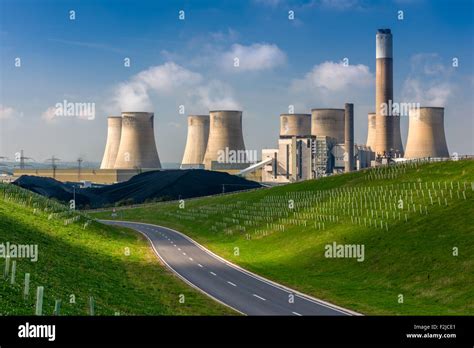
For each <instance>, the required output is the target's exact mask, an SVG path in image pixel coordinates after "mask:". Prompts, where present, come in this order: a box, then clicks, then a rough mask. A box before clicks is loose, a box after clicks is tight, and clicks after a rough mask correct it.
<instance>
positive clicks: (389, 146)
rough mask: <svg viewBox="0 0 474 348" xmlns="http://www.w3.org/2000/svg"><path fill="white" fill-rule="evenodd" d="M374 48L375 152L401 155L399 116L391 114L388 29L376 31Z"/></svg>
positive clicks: (390, 61) (391, 57)
mask: <svg viewBox="0 0 474 348" xmlns="http://www.w3.org/2000/svg"><path fill="white" fill-rule="evenodd" d="M375 46H376V53H375V58H376V64H375V113H376V135H375V152H376V153H377V154H380V155H384V154H385V155H389V154H391V155H392V156H394V155H395V154H396V153H399V154H400V155H401V154H403V145H402V141H401V134H400V116H399V115H393V114H392V104H393V54H392V33H391V31H390V29H379V30H377V35H376V39H375Z"/></svg>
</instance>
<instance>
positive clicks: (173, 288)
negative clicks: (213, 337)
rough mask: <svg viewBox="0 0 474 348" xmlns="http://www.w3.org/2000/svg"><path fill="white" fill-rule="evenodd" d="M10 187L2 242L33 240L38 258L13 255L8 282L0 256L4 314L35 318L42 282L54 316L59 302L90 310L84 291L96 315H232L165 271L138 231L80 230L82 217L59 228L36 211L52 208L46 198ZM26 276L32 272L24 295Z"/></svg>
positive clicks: (70, 310) (92, 226) (1, 211)
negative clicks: (12, 281) (13, 273)
mask: <svg viewBox="0 0 474 348" xmlns="http://www.w3.org/2000/svg"><path fill="white" fill-rule="evenodd" d="M2 189H5V186H3V187H2ZM14 190H15V191H17V192H13V193H7V194H6V196H9V197H7V199H5V194H4V193H3V192H2V196H3V197H0V243H6V242H10V243H11V244H28V245H29V244H37V245H38V250H39V256H38V261H37V262H31V261H30V260H29V259H24V258H23V259H16V261H17V272H16V282H15V284H13V285H12V284H10V279H7V280H4V279H2V278H1V277H2V275H3V269H4V264H5V260H4V259H0V269H1V271H2V274H1V275H0V313H1V314H2V315H33V314H34V312H35V291H36V287H37V286H44V306H43V313H44V314H45V315H51V314H52V313H53V310H54V303H55V300H59V299H60V300H61V301H62V306H61V314H62V315H88V311H89V306H88V299H89V297H90V296H92V297H93V298H94V301H95V312H96V315H222V314H235V312H234V311H232V310H230V309H228V308H226V307H225V306H222V305H220V304H218V303H216V302H214V301H213V300H212V299H210V298H208V297H206V296H205V295H203V294H201V293H199V292H198V291H196V290H194V289H191V288H190V287H189V286H187V285H186V284H184V283H183V282H182V281H181V280H179V279H178V278H177V277H176V276H174V275H173V274H172V273H171V272H170V271H168V270H167V269H166V268H165V267H164V265H162V264H160V262H159V261H158V258H157V257H156V255H155V254H154V253H153V251H152V248H151V247H150V246H149V243H148V241H147V240H146V239H145V238H144V237H143V236H141V235H139V234H138V233H136V232H133V231H131V230H128V229H123V228H116V227H110V226H105V225H102V224H99V223H96V222H91V223H89V224H88V225H87V226H86V227H85V228H84V224H85V223H86V222H84V218H83V217H81V218H80V220H79V221H77V222H70V223H69V222H66V223H68V224H67V225H65V219H66V217H64V218H63V217H59V216H54V214H53V215H51V210H50V211H46V212H45V211H44V210H43V209H40V208H42V207H43V206H44V207H45V209H52V208H51V207H49V203H48V202H47V201H46V200H43V199H41V198H38V197H36V196H35V195H33V196H32V195H31V194H25V193H24V192H22V190H20V189H14ZM28 197H33V200H34V201H36V203H34V204H33V203H31V198H28ZM2 198H3V199H2ZM29 205H34V206H35V207H36V208H33V207H31V206H29ZM40 206H41V207H40ZM53 206H54V205H53ZM56 208H57V207H56ZM58 215H60V214H58ZM68 218H69V217H68ZM12 260H14V259H12ZM25 273H30V274H31V285H30V289H31V290H30V295H29V297H28V298H27V299H26V300H25V299H23V296H22V293H23V282H24V275H25ZM181 295H184V303H181V302H180V299H183V297H180V296H181Z"/></svg>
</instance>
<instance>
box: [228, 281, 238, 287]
mask: <svg viewBox="0 0 474 348" xmlns="http://www.w3.org/2000/svg"><path fill="white" fill-rule="evenodd" d="M227 283H229V284H230V285H232V286H237V285H235V284H234V283H232V282H229V281H228V282H227Z"/></svg>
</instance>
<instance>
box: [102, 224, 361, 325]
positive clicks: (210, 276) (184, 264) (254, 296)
mask: <svg viewBox="0 0 474 348" xmlns="http://www.w3.org/2000/svg"><path fill="white" fill-rule="evenodd" d="M100 222H102V223H104V224H109V225H118V226H122V227H128V228H132V229H134V230H136V231H138V232H140V233H142V234H143V235H145V236H146V237H147V238H148V240H149V241H150V243H151V245H152V247H153V249H154V251H155V253H156V254H157V255H158V256H159V257H160V259H161V260H162V261H163V262H164V263H165V264H166V266H168V267H169V268H170V269H171V270H172V271H173V272H174V273H175V274H177V275H178V276H179V277H180V278H181V279H182V280H184V281H185V282H186V283H188V284H189V285H191V286H192V287H194V288H196V289H198V290H199V291H201V292H203V293H205V294H206V295H208V296H210V297H212V298H213V299H214V300H216V301H218V302H220V303H222V304H224V305H226V306H228V307H231V308H233V309H234V310H236V311H238V312H240V313H242V314H245V315H289V316H295V315H296V316H301V315H358V313H355V312H352V311H350V310H347V309H344V308H341V307H338V306H335V305H333V304H329V303H327V302H324V301H322V300H318V299H316V298H313V297H309V296H307V295H304V294H302V293H299V292H297V291H295V290H292V289H289V288H287V287H285V286H282V285H279V284H276V283H274V282H272V281H270V280H268V279H265V278H263V277H260V276H258V275H256V274H253V273H251V272H249V271H246V270H244V269H242V268H240V267H238V266H236V265H234V264H232V263H230V262H228V261H226V260H224V259H222V258H221V257H219V256H217V255H215V254H214V253H212V252H211V251H209V250H207V249H206V248H204V247H203V246H201V245H199V244H198V243H197V242H195V241H194V240H192V239H191V238H189V237H187V236H186V235H184V234H182V233H181V232H178V231H175V230H172V229H170V228H167V227H161V226H157V225H152V224H147V223H138V222H128V221H111V220H100Z"/></svg>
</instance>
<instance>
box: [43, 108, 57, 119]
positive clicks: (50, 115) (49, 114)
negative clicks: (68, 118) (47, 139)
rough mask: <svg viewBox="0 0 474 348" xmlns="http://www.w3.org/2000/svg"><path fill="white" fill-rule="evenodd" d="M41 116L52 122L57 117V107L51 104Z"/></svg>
mask: <svg viewBox="0 0 474 348" xmlns="http://www.w3.org/2000/svg"><path fill="white" fill-rule="evenodd" d="M41 118H42V119H43V120H45V121H46V122H52V121H53V120H54V119H55V118H56V107H54V106H50V107H49V108H47V109H46V110H45V111H44V112H43V113H42V114H41Z"/></svg>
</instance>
